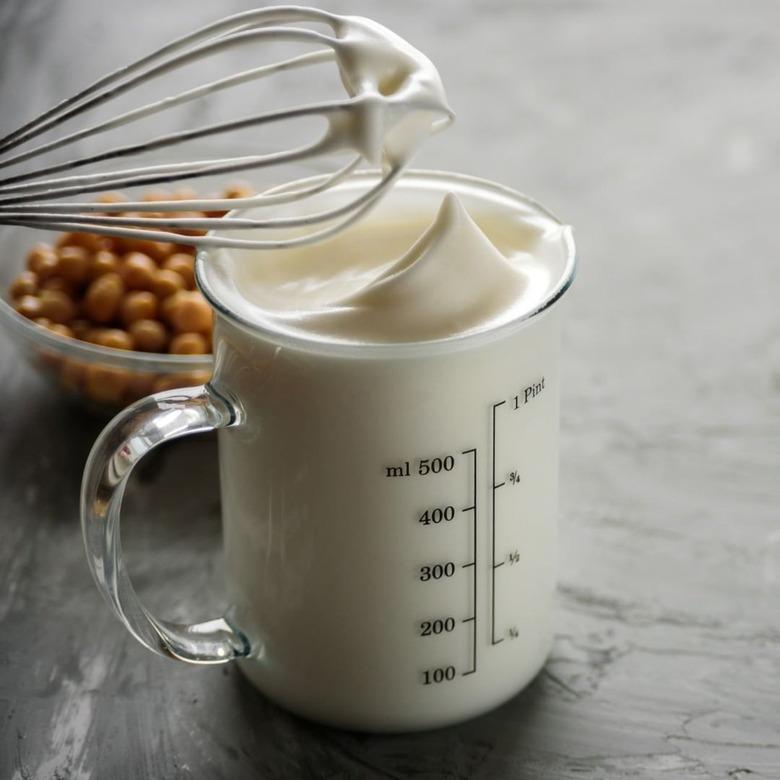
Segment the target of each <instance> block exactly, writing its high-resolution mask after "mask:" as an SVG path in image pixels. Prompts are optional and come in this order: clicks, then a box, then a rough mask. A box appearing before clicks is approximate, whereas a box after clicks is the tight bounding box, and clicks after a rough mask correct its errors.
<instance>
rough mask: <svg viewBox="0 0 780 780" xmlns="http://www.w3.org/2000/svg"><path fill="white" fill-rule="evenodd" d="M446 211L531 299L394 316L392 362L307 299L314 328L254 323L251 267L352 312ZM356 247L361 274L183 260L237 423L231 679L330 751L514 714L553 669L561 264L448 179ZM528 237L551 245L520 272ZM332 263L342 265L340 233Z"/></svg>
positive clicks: (429, 182)
mask: <svg viewBox="0 0 780 780" xmlns="http://www.w3.org/2000/svg"><path fill="white" fill-rule="evenodd" d="M369 183H370V181H369V180H368V179H365V180H362V181H361V180H358V182H357V184H352V185H349V186H362V187H365V186H367V185H368V184H369ZM446 192H453V193H455V194H456V195H457V197H458V199H459V201H460V202H461V203H462V204H463V206H464V207H465V209H466V211H467V212H468V213H470V214H471V215H472V216H473V217H474V219H475V220H476V222H477V224H478V225H480V228H481V229H482V230H483V231H484V233H485V234H486V235H487V237H488V238H489V239H490V240H491V241H492V243H493V244H494V245H495V247H496V248H497V251H499V252H500V253H501V254H502V255H503V256H504V257H505V258H507V259H508V260H510V261H511V260H512V258H513V257H514V258H515V261H516V262H517V263H518V266H517V267H518V268H519V267H520V266H522V264H523V262H525V263H526V266H527V267H528V268H530V269H532V270H533V269H535V270H536V271H537V272H539V273H541V272H542V271H543V272H544V273H543V274H542V275H543V276H544V278H545V279H546V280H547V282H546V284H545V285H542V286H541V287H537V288H536V291H535V292H534V294H533V295H530V296H529V295H528V294H527V292H528V290H529V284H530V283H528V284H526V283H523V284H522V285H520V286H519V287H518V289H517V292H518V295H517V296H515V297H514V298H513V299H512V300H511V301H509V302H508V303H507V302H506V301H504V303H502V304H501V305H499V306H496V307H491V306H487V308H484V307H483V309H482V311H483V314H484V316H483V317H482V319H481V320H480V318H479V317H478V318H477V319H476V320H471V321H469V322H468V323H467V325H464V326H462V329H461V330H458V328H460V327H461V326H457V327H456V332H453V333H443V332H442V331H441V330H438V331H437V330H436V329H437V328H439V329H440V325H441V318H438V319H437V317H432V318H428V319H426V318H425V317H422V318H421V319H420V320H419V321H416V322H415V321H410V316H411V315H407V317H406V319H405V321H396V322H395V323H394V324H392V323H391V324H392V327H394V328H395V331H394V333H395V335H396V338H397V337H398V334H406V336H407V338H406V339H405V340H406V343H391V342H390V341H387V340H386V341H385V342H384V343H372V342H380V341H381V339H378V338H372V335H374V336H375V333H374V332H373V331H372V328H374V327H375V325H376V319H375V318H373V315H372V314H371V313H370V312H369V313H368V314H366V313H365V311H364V312H363V314H361V315H360V316H356V315H354V314H351V313H349V312H347V313H346V314H345V315H344V316H343V317H342V315H341V314H336V315H333V314H329V315H328V314H326V316H322V310H323V306H321V305H320V304H321V303H322V298H320V299H318V302H317V305H311V299H306V296H305V295H303V296H302V295H301V294H300V291H297V292H295V291H293V292H294V298H295V301H296V303H295V306H288V307H287V309H286V310H285V311H286V312H287V314H285V312H284V311H282V309H283V308H284V307H283V306H281V305H278V304H277V308H276V309H273V307H269V306H267V305H266V306H263V305H261V304H262V301H263V300H264V299H263V273H264V271H263V264H265V268H266V269H267V273H268V274H269V277H268V278H269V279H270V278H271V277H272V276H273V274H277V277H276V278H277V281H278V279H279V277H278V275H279V274H284V273H287V272H288V271H290V272H291V273H292V275H293V277H294V278H297V279H300V278H305V275H304V277H302V276H301V274H300V271H301V269H302V268H304V267H313V266H307V264H310V263H311V262H312V261H313V260H316V258H317V257H319V259H320V260H321V261H322V262H323V263H324V264H326V265H327V264H328V263H334V264H335V265H334V266H333V267H335V266H337V265H338V264H339V262H340V261H339V259H338V258H339V257H340V258H341V261H343V262H342V267H343V268H349V267H353V268H354V267H357V268H358V271H359V273H357V272H356V273H357V276H360V277H361V278H360V279H358V281H355V279H354V278H350V277H349V274H346V275H344V274H342V281H343V282H345V284H346V286H347V287H349V286H350V285H352V286H353V288H354V287H356V288H357V289H358V292H357V293H356V292H355V290H354V289H353V290H347V291H346V293H345V294H344V296H343V297H342V298H339V300H345V299H348V300H352V301H354V300H355V296H356V295H357V296H358V299H359V297H360V290H362V289H364V288H365V281H366V278H365V274H366V273H367V274H368V276H369V277H370V279H374V278H375V276H376V271H377V270H378V271H380V272H381V271H383V270H386V268H387V267H388V266H387V264H388V263H390V262H391V261H392V260H393V259H395V260H398V258H399V256H401V255H402V254H403V252H404V251H405V250H406V249H407V248H408V247H409V245H410V244H411V243H412V241H413V240H414V239H415V238H417V236H418V235H419V233H421V232H422V231H423V230H424V228H425V227H426V225H429V224H430V223H431V222H432V221H433V219H434V217H435V215H436V212H437V210H438V208H439V206H440V204H441V201H442V198H443V196H444V195H445V193H446ZM356 231H358V232H356V234H355V235H356V240H355V242H354V243H353V244H351V246H352V247H353V249H355V248H357V249H359V258H357V259H356V256H355V257H350V256H347V257H346V258H345V257H344V253H343V252H334V251H333V246H330V247H329V246H328V245H327V244H326V245H322V246H316V247H313V248H311V249H309V250H306V251H305V252H303V253H302V254H301V253H298V254H289V253H287V254H284V253H280V254H279V255H278V256H268V257H266V256H259V257H258V256H255V257H247V256H243V257H242V256H241V253H233V254H232V255H231V254H229V253H227V252H225V253H213V254H210V253H204V254H202V255H201V256H200V258H199V261H198V275H199V282H200V285H201V287H202V288H203V290H204V292H206V294H207V295H208V296H209V297H210V298H211V300H212V302H214V303H215V304H216V305H217V307H218V309H220V310H221V311H218V317H217V322H216V328H215V350H216V368H215V376H214V379H213V380H212V385H213V386H214V388H215V389H216V391H217V392H218V393H220V394H223V395H224V396H226V397H228V398H232V399H236V400H237V402H238V403H239V404H240V405H241V407H242V408H243V419H244V422H243V423H242V424H241V425H239V426H236V427H233V428H228V429H223V430H221V431H220V432H219V449H220V470H221V484H222V507H223V523H224V539H225V551H226V566H227V578H228V585H229V596H230V600H231V604H232V610H231V618H232V622H233V623H234V624H235V625H236V626H237V627H238V628H239V629H240V630H241V631H242V632H243V633H244V634H246V636H247V637H248V639H249V640H250V642H251V644H252V646H253V647H254V648H255V651H254V653H253V656H252V657H250V658H248V659H244V660H243V661H240V662H239V663H240V664H241V667H242V669H243V671H244V672H245V674H246V675H247V677H248V678H249V679H250V680H251V681H252V682H253V683H254V684H255V685H256V686H257V687H258V688H259V689H260V690H261V691H263V692H264V693H265V694H267V695H268V696H269V697H270V698H272V699H273V700H274V701H276V702H278V703H279V704H281V705H283V706H285V707H287V708H289V709H291V710H292V711H294V712H297V713H299V714H301V715H304V716H306V717H310V718H313V719H315V720H318V721H322V722H325V723H329V724H332V725H336V726H341V727H346V728H353V729H360V730H370V731H399V730H410V729H422V728H430V727H436V726H442V725H445V724H448V723H453V722H456V721H459V720H462V719H465V718H467V717H470V716H473V715H477V714H479V713H481V712H484V711H486V710H488V709H490V708H492V707H494V706H496V705H497V704H499V703H501V702H502V701H504V700H506V699H508V698H509V697H511V696H513V695H514V694H515V693H517V692H518V691H519V690H520V689H521V688H523V687H524V686H525V685H526V684H527V683H528V682H529V681H530V680H531V679H532V678H533V676H534V675H535V674H536V673H537V672H538V671H539V669H540V668H541V666H542V665H543V663H544V660H545V658H546V656H547V654H548V652H549V648H550V644H551V639H552V623H551V620H552V601H553V593H554V588H555V578H556V503H557V490H558V488H557V473H558V395H559V384H558V376H559V375H558V341H559V319H560V306H559V305H558V304H554V303H553V302H554V301H555V300H557V298H558V297H559V296H560V295H561V294H562V292H563V291H565V289H566V288H567V287H568V285H569V283H570V281H571V277H572V273H573V245H572V243H571V239H570V236H569V234H568V232H567V231H565V230H561V228H560V225H559V224H558V223H557V222H556V221H555V220H554V218H552V217H551V216H550V215H549V214H548V213H547V212H545V211H543V210H542V209H541V208H540V207H538V206H536V205H535V204H533V203H531V202H530V201H527V200H525V199H522V198H521V197H520V196H517V195H515V194H513V193H511V192H508V191H505V190H503V189H501V188H499V187H496V186H494V185H490V184H488V183H485V182H478V181H476V180H470V179H466V178H462V177H454V176H450V175H446V174H441V175H437V174H423V173H418V174H410V175H408V176H406V177H405V178H404V179H403V180H402V181H401V183H400V184H399V185H398V186H397V187H396V188H395V189H394V190H393V191H392V192H391V193H390V194H389V195H388V197H387V199H386V200H385V201H383V202H382V204H381V205H380V206H379V208H378V209H377V210H376V211H375V212H373V213H372V214H371V215H370V216H369V217H367V218H366V220H365V221H364V222H363V223H362V224H361V225H360V226H359V228H356ZM539 231H541V233H540V232H539ZM545 231H552V232H547V233H545ZM542 234H544V235H548V236H552V235H553V234H556V235H557V236H558V240H557V243H555V242H550V245H549V246H547V245H545V247H544V250H543V251H541V250H539V246H538V244H539V236H540V235H542ZM338 242H339V243H337V244H336V246H338V245H341V246H342V247H344V246H348V245H350V236H349V234H346V235H345V236H342V237H340V238H339V239H338ZM397 249H398V250H399V251H398V252H396V250H397ZM537 250H539V251H537ZM345 251H346V250H345ZM328 252H331V254H330V255H329V254H328ZM347 254H348V252H347ZM329 258H330V259H329ZM334 258H336V259H334ZM360 258H362V259H360ZM444 259H445V260H446V257H445V258H444ZM285 263H288V264H289V265H290V266H291V267H290V268H286V267H285ZM356 263H357V265H355V264H356ZM242 264H246V265H242ZM250 266H251V267H250ZM361 268H362V270H360V269H361ZM366 268H368V270H366ZM236 269H238V270H236ZM258 269H259V270H258ZM445 270H446V266H445ZM515 270H517V269H515ZM470 273H473V271H471V272H470ZM325 276H327V272H326V273H325ZM353 276H354V275H353ZM531 276H533V274H531ZM433 278H434V279H435V278H436V276H434V277H433ZM533 278H534V279H538V278H541V277H539V275H538V273H537V276H535V277H533ZM479 281H480V280H479V279H478V278H474V279H472V283H473V284H474V286H475V289H476V288H479ZM504 281H506V280H504ZM270 284H271V282H269V285H270ZM315 286H316V285H315ZM279 289H288V290H289V289H290V288H289V286H288V287H286V288H285V283H284V280H282V281H281V282H280V286H279ZM480 289H481V288H480ZM332 292H333V290H330V291H328V290H326V291H325V293H324V294H325V297H326V298H328V296H330V295H331V293H332ZM341 292H344V291H343V290H342V291H341ZM341 292H340V294H341ZM446 292H447V291H446V290H445V289H439V288H438V287H435V288H434V289H432V290H430V291H429V293H430V295H432V296H434V297H433V298H432V299H431V305H432V306H439V307H440V309H441V311H442V312H443V317H444V319H446V318H447V317H449V316H450V314H449V313H448V312H447V302H446V300H445V301H437V300H436V299H435V296H436V295H438V294H439V293H441V294H446ZM316 294H317V295H320V296H322V295H323V292H322V290H319V292H317V293H316ZM350 296H351V298H350ZM279 297H280V296H279V295H275V296H273V299H274V300H276V301H277V302H278V300H279ZM282 297H283V296H282ZM499 297H500V296H499ZM265 300H270V298H267V299H265ZM329 300H330V299H329ZM334 300H335V298H334ZM490 300H491V299H490V296H488V297H487V298H486V303H489V301H490ZM328 305H329V304H328ZM442 307H443V308H442ZM325 308H327V306H326V307H325ZM269 309H270V312H269ZM293 310H294V311H293ZM291 311H292V314H291V315H290V312H291ZM288 315H290V316H288ZM505 315H506V316H505ZM318 317H319V319H318ZM350 317H352V319H349V318H350ZM345 322H346V325H344V323H345ZM334 323H335V324H334ZM420 323H422V324H420ZM431 323H433V325H432V324H431ZM431 328H432V329H433V330H431ZM415 333H419V334H421V337H420V338H419V339H415V338H410V337H409V336H410V334H411V336H412V337H413V336H414V334H415ZM432 334H433V335H432ZM464 334H465V335H464ZM401 340H403V339H401Z"/></svg>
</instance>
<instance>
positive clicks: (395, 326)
mask: <svg viewBox="0 0 780 780" xmlns="http://www.w3.org/2000/svg"><path fill="white" fill-rule="evenodd" d="M405 195H406V197H407V198H408V193H406V194H405V193H403V190H402V189H401V191H400V192H399V191H397V189H396V190H394V191H393V192H392V193H391V194H390V195H389V196H388V198H387V200H386V201H384V202H383V204H382V205H381V206H380V208H379V209H378V210H377V212H375V213H372V214H370V215H368V216H367V217H365V218H364V219H363V220H361V222H360V223H358V224H357V225H355V226H353V227H352V228H350V229H349V230H347V231H346V232H344V233H342V234H340V235H337V236H335V237H333V238H331V239H329V240H327V241H323V242H320V243H318V244H316V245H313V246H307V247H298V248H293V249H287V250H281V251H277V252H273V251H271V252H252V251H248V250H241V251H232V252H230V251H223V252H220V253H215V255H214V257H213V258H211V259H212V262H210V263H209V264H208V267H207V268H206V269H204V270H206V271H207V277H208V276H210V275H211V273H212V272H215V273H216V274H217V275H218V276H217V280H218V285H217V286H218V287H219V288H220V289H219V290H218V293H217V294H218V297H220V298H222V299H223V302H224V303H225V305H226V306H227V308H228V309H230V310H232V311H234V312H235V313H236V314H238V315H239V316H241V317H242V318H243V319H245V320H249V321H253V322H257V323H258V324H261V325H264V326H266V327H270V328H273V329H274V330H280V331H283V332H287V333H293V334H298V335H307V336H310V337H313V338H316V339H320V340H322V339H325V340H331V341H338V342H353V343H383V342H384V343H386V342H414V341H428V340H434V339H442V338H447V337H451V336H456V335H462V334H466V333H472V332H476V331H480V330H487V329H490V328H494V327H496V326H499V325H501V324H503V323H506V322H509V321H510V320H513V319H516V318H518V317H521V316H522V315H523V314H526V313H528V312H529V311H531V310H532V309H534V308H535V307H536V306H538V305H539V304H540V303H541V302H542V301H543V300H544V299H545V297H546V296H547V295H548V294H549V293H550V291H551V289H552V287H553V286H554V285H555V283H556V282H557V281H558V280H559V278H560V269H561V267H562V265H563V261H564V258H565V255H566V251H567V244H566V231H567V228H565V227H563V226H561V225H560V224H559V223H557V222H556V221H555V220H554V219H552V218H551V217H548V216H546V215H543V214H541V213H539V214H533V213H527V214H521V215H517V214H512V213H511V212H508V211H507V210H506V209H504V211H502V210H501V209H495V210H489V211H488V210H482V209H480V211H477V212H475V216H476V219H474V218H472V217H471V216H470V215H469V213H467V211H466V210H465V208H464V207H463V205H462V204H461V202H460V200H459V198H458V196H457V195H455V194H452V193H449V194H447V195H446V196H445V197H444V199H443V201H440V205H439V206H438V213H437V212H436V211H434V209H435V208H436V206H435V205H434V204H435V201H432V200H431V198H430V197H429V198H428V199H427V200H426V201H424V202H423V201H421V202H420V205H419V208H414V207H410V206H409V204H408V203H405V204H404V203H403V201H405V200H406V198H405V197H404V196H405ZM441 197H442V196H441V194H439V195H438V198H437V200H438V199H440V198H441ZM397 206H398V208H396V207H397ZM482 208H484V207H482ZM480 212H481V213H480ZM505 212H506V213H505Z"/></svg>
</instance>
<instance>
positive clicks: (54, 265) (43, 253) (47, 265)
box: [27, 244, 59, 281]
mask: <svg viewBox="0 0 780 780" xmlns="http://www.w3.org/2000/svg"><path fill="white" fill-rule="evenodd" d="M58 267H59V258H58V257H57V253H56V252H55V251H54V250H53V249H52V248H51V247H50V246H49V245H48V244H36V245H35V246H34V247H33V248H32V249H31V250H30V251H29V253H28V254H27V268H28V269H29V270H30V271H34V272H35V273H36V275H37V276H38V280H39V281H43V280H44V279H48V278H49V277H50V276H54V274H56V273H57V270H58Z"/></svg>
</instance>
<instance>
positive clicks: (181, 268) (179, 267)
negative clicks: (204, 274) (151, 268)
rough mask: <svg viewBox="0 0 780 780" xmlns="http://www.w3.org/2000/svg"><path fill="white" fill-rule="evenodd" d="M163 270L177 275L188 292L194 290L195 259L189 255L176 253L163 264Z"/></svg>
mask: <svg viewBox="0 0 780 780" xmlns="http://www.w3.org/2000/svg"><path fill="white" fill-rule="evenodd" d="M163 268H164V269H165V270H166V271H174V272H175V273H177V274H179V276H181V278H182V279H184V286H185V287H186V288H187V289H188V290H193V289H195V259H194V258H193V257H192V256H191V255H188V254H186V253H184V252H177V253H176V254H174V255H171V256H170V257H169V258H168V259H167V260H166V261H165V262H164V263H163Z"/></svg>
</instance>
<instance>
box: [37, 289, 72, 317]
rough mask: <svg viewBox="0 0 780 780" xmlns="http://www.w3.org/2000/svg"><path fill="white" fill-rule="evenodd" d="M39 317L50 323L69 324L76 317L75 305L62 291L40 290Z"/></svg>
mask: <svg viewBox="0 0 780 780" xmlns="http://www.w3.org/2000/svg"><path fill="white" fill-rule="evenodd" d="M40 301H41V315H42V316H43V317H48V318H49V319H50V320H51V321H52V322H59V323H66V322H70V320H72V319H73V318H74V317H75V316H76V304H75V303H73V299H72V298H71V297H70V296H69V295H68V294H67V293H64V292H62V290H41V295H40Z"/></svg>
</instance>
